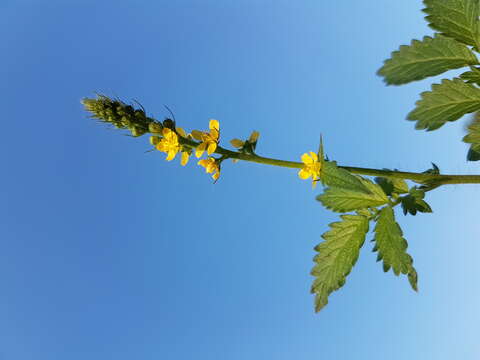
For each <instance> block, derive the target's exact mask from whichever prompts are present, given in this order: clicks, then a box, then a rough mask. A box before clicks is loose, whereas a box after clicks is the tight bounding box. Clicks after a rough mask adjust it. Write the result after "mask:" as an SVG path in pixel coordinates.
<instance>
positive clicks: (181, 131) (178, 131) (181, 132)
mask: <svg viewBox="0 0 480 360" xmlns="http://www.w3.org/2000/svg"><path fill="white" fill-rule="evenodd" d="M175 130H177V133H179V134H180V136H181V137H184V138H186V137H187V133H186V132H185V130H183V129H182V128H181V127H177V128H176V129H175Z"/></svg>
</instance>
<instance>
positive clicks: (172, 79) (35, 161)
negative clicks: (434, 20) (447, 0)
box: [0, 0, 480, 360]
mask: <svg viewBox="0 0 480 360" xmlns="http://www.w3.org/2000/svg"><path fill="white" fill-rule="evenodd" d="M421 8H422V4H421V2H420V1H393V0H382V1H380V0H374V1H361V2H360V1H348V2H346V1H345V2H334V1H318V0H316V1H314V0H305V1H304V0H302V1H287V0H275V1H273V0H272V1H267V0H256V1H253V0H251V1H247V0H240V1H238V0H236V1H233V0H216V1H193V0H189V1H187V0H175V1H172V0H171V1H88V0H82V1H74V0H72V1H59V0H56V1H24V0H3V1H2V6H1V14H0V32H1V34H2V41H1V42H0V52H1V54H2V55H1V56H0V75H1V81H0V99H1V100H0V101H1V108H2V134H3V136H2V140H1V141H0V150H1V151H0V154H1V155H0V156H1V158H2V164H3V169H4V170H3V171H2V176H1V177H0V194H1V201H0V218H1V220H0V238H1V242H0V246H1V248H0V274H1V275H0V284H1V295H0V359H1V360H3V359H5V360H30V359H35V360H44V359H45V360H52V359H62V360H63V359H68V360H76V359H81V360H84V359H90V360H96V359H102V360H103V359H115V360H122V359H128V360H130V359H142V360H143V359H145V360H150V359H172V360H176V359H209V360H210V359H222V360H224V359H225V360H237V359H249V360H255V359H262V360H263V359H276V360H280V359H298V360H303V359H305V360H306V359H369V360H371V359H385V358H388V359H391V360H397V359H398V360H403V359H419V360H420V359H422V360H423V359H436V360H440V359H454V358H456V359H466V360H468V359H478V358H479V356H480V345H479V344H478V324H479V322H480V315H479V309H478V303H479V301H480V285H479V282H478V271H479V270H478V265H477V264H478V253H479V252H480V243H479V241H478V239H479V233H480V232H479V230H478V229H479V228H478V188H476V187H475V186H455V187H445V188H442V189H440V190H438V191H435V192H433V193H431V194H429V196H428V199H427V200H428V201H429V202H430V204H431V206H432V208H433V210H434V213H433V214H430V215H420V216H417V217H404V216H403V215H401V214H398V218H399V222H400V224H401V225H402V227H403V229H404V233H405V237H406V238H407V240H408V241H409V244H410V246H409V251H410V253H411V254H412V256H413V257H414V259H415V265H416V268H417V270H418V272H419V276H420V277H419V287H420V292H419V293H414V292H413V291H411V290H410V288H409V285H408V282H407V280H406V279H405V278H397V277H395V276H394V275H393V274H392V273H391V272H390V273H387V274H384V273H383V271H382V267H381V265H380V264H378V263H376V262H375V258H376V254H373V253H372V252H371V249H372V245H371V243H370V242H369V241H367V242H366V243H365V245H364V248H363V251H362V253H361V256H360V259H359V261H358V263H357V266H356V267H355V269H354V270H353V272H352V273H351V275H350V276H349V277H348V280H347V283H346V285H345V287H344V288H343V289H342V290H340V291H338V292H336V293H335V294H334V295H332V296H331V298H330V304H329V305H328V306H327V307H326V308H325V309H324V310H323V311H322V312H321V313H319V314H314V312H313V298H312V296H311V295H310V294H309V287H310V283H311V281H312V277H311V276H310V275H309V271H310V269H311V267H312V257H313V255H314V251H313V247H314V245H316V244H317V243H318V242H320V235H321V234H322V233H323V232H324V231H325V230H326V229H327V225H328V223H329V222H332V221H334V220H335V219H336V215H335V214H332V213H330V212H328V211H326V210H324V209H323V208H322V207H321V205H320V204H319V203H318V202H316V201H315V200H314V198H315V196H316V195H317V194H318V192H319V189H317V190H312V189H311V186H310V183H309V182H304V181H301V180H300V179H298V177H297V174H296V171H295V170H288V169H282V168H275V167H268V166H260V165H255V164H249V163H245V164H244V163H239V164H236V165H234V164H225V166H224V167H223V169H222V176H221V179H220V181H218V183H217V184H215V185H214V184H212V181H211V179H210V177H209V176H207V175H206V174H205V173H204V171H203V168H200V167H198V166H196V165H195V163H194V162H193V161H192V162H191V163H190V164H189V165H188V166H187V167H186V168H182V167H181V166H180V165H179V160H175V161H173V162H171V163H167V162H166V161H164V155H163V154H161V153H158V152H156V153H145V151H146V150H148V148H149V147H148V142H147V139H146V138H137V139H132V138H130V137H126V136H123V135H121V134H120V133H119V132H118V131H113V130H110V129H107V128H106V127H105V126H103V125H101V124H98V123H96V122H95V121H93V120H90V119H88V118H87V115H86V114H85V112H84V111H83V109H82V107H81V104H80V100H81V98H82V97H85V96H92V95H93V93H94V92H102V93H105V94H109V95H112V96H119V97H121V98H122V99H125V100H127V101H128V100H130V99H137V100H139V101H140V102H141V103H142V104H143V105H144V106H145V108H146V109H147V111H148V113H149V114H150V115H151V116H155V117H157V118H160V119H162V118H163V117H164V116H167V115H168V113H167V112H166V110H165V109H164V107H163V105H164V104H166V105H168V106H169V107H170V108H172V109H173V110H174V112H175V115H176V118H177V122H178V124H179V125H181V126H183V127H184V128H185V129H187V130H192V129H204V128H206V127H207V126H208V120H209V119H210V118H216V119H218V120H219V121H220V124H221V131H222V139H225V140H229V139H231V138H233V137H246V136H248V135H249V134H250V132H251V131H252V130H258V131H260V133H261V137H260V140H259V144H258V147H257V150H258V153H259V154H261V155H265V156H272V157H277V158H284V159H289V160H298V159H299V157H300V155H301V154H302V153H304V152H306V151H310V150H315V149H316V148H317V145H318V137H319V134H320V133H322V134H323V136H324V141H325V146H326V151H327V154H328V156H329V157H330V158H331V159H335V160H337V161H338V162H339V163H340V164H345V165H352V166H365V167H378V168H383V167H390V168H399V169H402V170H410V171H423V170H426V169H427V168H428V167H430V162H431V161H433V162H435V163H437V164H438V165H439V166H440V168H441V170H442V171H443V172H444V173H478V172H479V170H478V166H479V165H478V164H467V163H466V162H465V154H466V150H467V146H466V145H465V144H463V143H461V141H460V140H461V138H462V136H463V134H464V130H463V126H464V123H462V122H460V121H459V122H456V123H452V124H447V125H445V126H444V128H442V129H440V130H439V131H436V132H432V133H426V132H419V131H414V130H413V124H412V123H409V122H407V121H405V120H404V119H405V116H406V114H407V113H408V111H410V110H411V109H412V107H413V104H414V102H415V101H416V100H417V98H418V93H419V92H420V91H424V90H427V89H428V88H429V86H430V83H431V82H432V81H431V80H427V81H424V82H420V83H416V84H410V85H407V86H403V87H386V86H385V85H384V84H383V83H382V80H381V79H380V78H378V77H377V76H376V75H375V72H376V70H377V69H378V68H379V67H380V66H381V64H382V61H383V60H384V59H385V58H386V57H387V56H388V55H389V53H390V52H391V51H392V50H395V49H396V48H397V47H398V46H399V45H400V44H404V43H408V42H409V41H410V39H412V38H421V37H422V36H423V35H425V34H431V30H429V29H428V27H427V26H426V23H425V22H424V21H423V15H422V14H421V12H420V9H421ZM437 79H438V78H437ZM371 237H372V236H371V235H369V237H368V239H371Z"/></svg>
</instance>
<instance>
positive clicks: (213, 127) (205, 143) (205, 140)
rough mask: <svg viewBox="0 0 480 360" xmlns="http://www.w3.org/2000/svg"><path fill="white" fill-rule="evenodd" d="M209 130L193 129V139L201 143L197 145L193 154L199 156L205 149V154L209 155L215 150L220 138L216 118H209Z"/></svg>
mask: <svg viewBox="0 0 480 360" xmlns="http://www.w3.org/2000/svg"><path fill="white" fill-rule="evenodd" d="M209 127H210V132H209V133H206V132H203V131H198V130H193V131H192V136H193V138H194V139H196V140H199V141H201V142H202V143H201V144H200V145H198V146H197V150H196V151H195V155H196V156H197V157H198V158H199V157H200V156H202V155H203V152H204V151H205V150H207V154H208V155H211V154H213V153H214V152H215V150H216V149H217V145H218V140H219V138H220V124H219V123H218V121H217V120H213V119H212V120H210V124H209Z"/></svg>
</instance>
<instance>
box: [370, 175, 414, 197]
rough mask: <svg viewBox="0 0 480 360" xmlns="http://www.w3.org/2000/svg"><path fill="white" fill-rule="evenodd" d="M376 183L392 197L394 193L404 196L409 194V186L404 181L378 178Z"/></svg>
mask: <svg viewBox="0 0 480 360" xmlns="http://www.w3.org/2000/svg"><path fill="white" fill-rule="evenodd" d="M375 182H376V183H377V184H378V185H379V186H380V187H381V188H382V190H383V192H384V193H385V194H387V195H388V196H390V195H392V193H397V194H404V193H407V192H408V185H407V183H406V182H405V180H403V179H397V178H386V177H376V178H375Z"/></svg>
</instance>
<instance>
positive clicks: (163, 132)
mask: <svg viewBox="0 0 480 360" xmlns="http://www.w3.org/2000/svg"><path fill="white" fill-rule="evenodd" d="M171 132H172V130H170V129H169V128H163V130H162V134H163V136H164V137H167V136H168V135H170V133H171Z"/></svg>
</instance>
